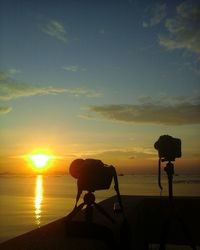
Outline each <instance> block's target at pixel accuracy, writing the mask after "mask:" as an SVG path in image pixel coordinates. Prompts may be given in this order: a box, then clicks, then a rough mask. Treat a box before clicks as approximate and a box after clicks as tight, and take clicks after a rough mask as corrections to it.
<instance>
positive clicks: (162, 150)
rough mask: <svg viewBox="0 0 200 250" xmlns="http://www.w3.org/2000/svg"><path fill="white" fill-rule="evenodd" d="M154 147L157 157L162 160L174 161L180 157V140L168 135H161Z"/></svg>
mask: <svg viewBox="0 0 200 250" xmlns="http://www.w3.org/2000/svg"><path fill="white" fill-rule="evenodd" d="M154 148H155V149H157V150H158V155H159V158H160V159H161V160H162V161H175V159H176V158H178V157H181V140H180V139H178V138H173V137H172V136H169V135H162V136H160V137H159V139H158V141H157V142H155V144H154Z"/></svg>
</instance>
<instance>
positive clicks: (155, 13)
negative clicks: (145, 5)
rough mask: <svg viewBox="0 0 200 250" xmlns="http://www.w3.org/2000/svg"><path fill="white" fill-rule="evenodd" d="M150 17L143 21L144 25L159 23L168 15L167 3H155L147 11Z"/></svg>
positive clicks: (150, 25)
mask: <svg viewBox="0 0 200 250" xmlns="http://www.w3.org/2000/svg"><path fill="white" fill-rule="evenodd" d="M146 12H147V13H146V14H147V15H148V18H147V20H146V21H144V22H143V27H145V28H147V27H152V26H155V25H157V24H159V23H160V22H161V21H162V20H163V19H164V18H165V16H166V3H160V2H158V3H155V5H154V6H153V7H152V8H151V9H148V10H147V11H146Z"/></svg>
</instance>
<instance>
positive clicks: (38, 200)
mask: <svg viewBox="0 0 200 250" xmlns="http://www.w3.org/2000/svg"><path fill="white" fill-rule="evenodd" d="M42 200H43V176H42V175H37V177H36V185H35V219H36V223H37V225H38V227H40V224H41V214H42Z"/></svg>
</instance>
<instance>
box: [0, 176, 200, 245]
mask: <svg viewBox="0 0 200 250" xmlns="http://www.w3.org/2000/svg"><path fill="white" fill-rule="evenodd" d="M118 181H119V187H120V192H121V194H122V195H156V196H159V195H160V189H159V187H158V184H157V176H156V175H124V176H119V177H118ZM162 183H163V188H164V190H163V192H162V195H163V196H164V195H168V185H167V184H168V183H167V178H166V176H163V177H162ZM173 183H174V184H173V189H174V196H200V175H187V176H186V175H178V176H174V182H173ZM76 193H77V184H76V179H74V178H72V177H71V176H69V175H62V176H42V175H37V176H17V175H16V176H13V175H7V176H6V175H2V176H0V242H2V241H5V240H8V239H10V238H13V237H15V236H17V235H20V234H22V233H25V232H27V231H30V230H32V229H35V228H38V227H41V226H42V225H44V224H47V223H49V222H51V221H53V220H56V219H58V218H61V217H63V216H66V215H67V214H68V213H69V212H70V211H71V210H72V209H73V207H74V204H75V197H76ZM115 194H116V193H115V191H114V183H112V184H111V187H110V189H109V190H100V191H96V192H95V196H96V201H97V202H98V201H101V200H104V199H106V198H109V197H111V196H113V195H115ZM81 201H82V197H81V199H80V202H81Z"/></svg>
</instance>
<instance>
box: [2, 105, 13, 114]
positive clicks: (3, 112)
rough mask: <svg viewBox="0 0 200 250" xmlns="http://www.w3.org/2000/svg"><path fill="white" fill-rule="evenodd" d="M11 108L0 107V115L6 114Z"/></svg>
mask: <svg viewBox="0 0 200 250" xmlns="http://www.w3.org/2000/svg"><path fill="white" fill-rule="evenodd" d="M11 110H12V108H11V107H0V115H1V114H7V113H9V112H10V111H11Z"/></svg>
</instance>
